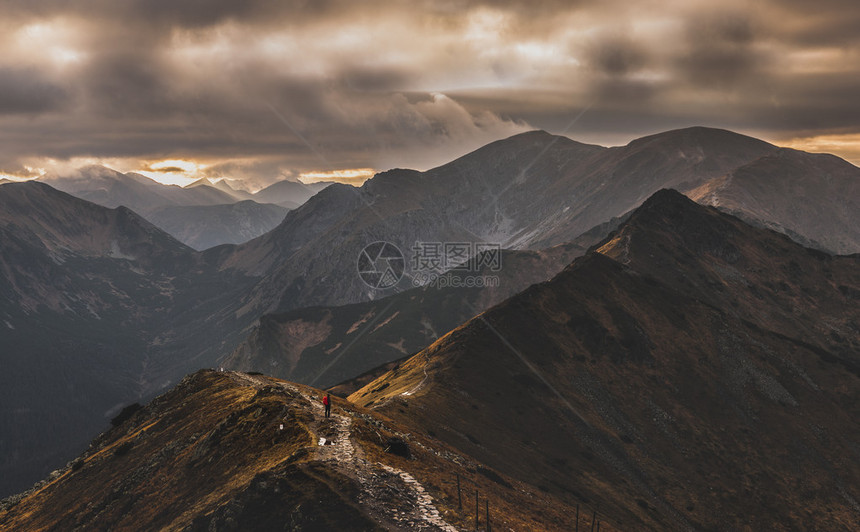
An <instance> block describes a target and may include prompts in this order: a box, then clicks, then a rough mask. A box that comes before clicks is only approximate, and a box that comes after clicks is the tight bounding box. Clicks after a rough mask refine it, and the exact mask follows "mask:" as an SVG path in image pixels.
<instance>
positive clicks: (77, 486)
mask: <svg viewBox="0 0 860 532" xmlns="http://www.w3.org/2000/svg"><path fill="white" fill-rule="evenodd" d="M320 397H321V392H320V391H319V390H315V389H312V388H306V387H304V386H299V385H294V384H290V383H287V382H284V381H279V380H276V379H272V378H269V377H263V376H258V375H248V374H243V373H234V372H229V373H216V372H213V371H201V372H198V373H196V374H194V375H191V376H189V377H188V378H186V379H185V380H183V381H182V382H181V383H180V384H179V385H178V386H177V387H176V388H174V389H173V390H171V391H170V392H168V393H166V394H165V395H163V396H161V397H159V398H157V399H155V400H154V401H153V402H151V403H150V404H149V405H147V406H146V407H144V408H140V409H138V410H136V411H135V410H126V411H125V412H124V414H123V416H121V417H122V418H125V419H124V420H121V419H117V420H115V421H116V423H117V426H116V427H115V428H113V429H111V430H110V431H108V432H106V433H105V434H103V435H101V436H100V437H99V438H97V439H96V440H94V441H93V442H92V444H91V445H90V447H89V449H87V450H86V451H85V452H84V453H83V454H82V455H81V456H80V457H78V458H77V459H75V460H74V461H72V462H71V463H70V464H69V465H68V466H67V467H66V468H65V469H63V470H58V471H56V472H54V473H53V474H52V475H51V476H50V477H49V478H48V479H46V480H45V481H44V482H42V483H40V484H39V485H37V486H36V487H35V488H34V489H33V490H31V491H30V492H28V493H26V494H23V495H21V496H18V497H15V498H12V499H7V500H6V501H4V502H3V503H2V504H0V527H2V528H4V529H17V530H24V529H26V530H36V529H38V530H71V529H88V530H95V529H108V528H110V529H126V528H133V529H138V530H139V529H146V530H188V531H195V530H201V531H203V530H224V529H232V530H283V529H287V530H296V531H329V530H394V531H399V530H403V531H407V530H438V531H446V532H453V531H456V530H465V529H470V530H471V527H472V526H474V525H475V524H476V521H475V505H476V503H477V506H478V510H479V511H478V516H477V517H478V522H477V524H478V526H480V527H481V529H482V530H485V529H487V527H486V523H487V515H488V514H489V518H490V523H491V526H492V528H493V529H494V530H526V529H532V530H533V529H540V530H562V529H570V528H571V527H581V528H582V529H583V530H585V529H587V528H586V527H588V526H593V525H592V524H591V522H590V520H591V518H592V515H593V514H592V513H589V512H587V511H586V508H585V507H583V508H582V510H583V511H582V512H581V516H580V519H579V522H578V523H576V522H575V521H574V520H575V519H576V513H577V512H576V508H570V507H567V506H564V505H563V504H561V503H560V501H558V500H557V499H555V498H553V497H552V496H549V495H547V494H545V493H542V492H541V491H540V490H538V489H536V488H535V487H533V486H529V485H527V484H523V483H521V482H517V481H515V480H513V479H507V478H505V477H503V476H502V475H500V474H499V473H497V472H495V471H493V470H492V469H490V468H486V467H484V466H482V465H481V464H479V463H477V462H475V461H474V460H472V459H471V458H470V457H468V456H465V455H462V454H459V453H458V452H456V451H455V450H453V449H452V448H450V447H449V446H447V445H445V444H443V443H441V442H439V441H437V440H435V439H433V438H432V437H430V436H427V435H426V434H423V433H409V432H405V430H406V429H405V428H404V427H403V426H402V425H400V424H398V423H396V422H393V421H391V420H389V419H386V418H384V417H380V416H378V415H375V414H373V413H371V412H367V411H366V410H364V409H360V408H357V407H355V406H354V405H350V404H348V403H345V402H344V401H342V400H338V399H335V400H334V408H333V409H332V416H331V417H330V418H325V417H324V415H323V408H322V404H321V403H320ZM458 475H459V479H460V483H461V490H460V497H461V498H460V499H458V491H457V489H458V488H457V486H458ZM475 493H477V494H478V500H477V501H475V498H474V494H475ZM600 528H601V530H604V531H605V530H615V529H614V528H612V527H611V526H609V524H608V523H607V522H606V521H605V518H604V520H603V522H602V523H601V527H600Z"/></svg>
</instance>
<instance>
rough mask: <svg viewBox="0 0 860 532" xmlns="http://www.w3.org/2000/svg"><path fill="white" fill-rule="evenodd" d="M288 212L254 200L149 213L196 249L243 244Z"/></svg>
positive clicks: (164, 227) (161, 208)
mask: <svg viewBox="0 0 860 532" xmlns="http://www.w3.org/2000/svg"><path fill="white" fill-rule="evenodd" d="M286 214H287V209H286V208H285V207H281V206H280V205H273V204H260V203H257V202H255V201H251V200H244V201H239V202H237V203H230V204H226V205H191V206H185V205H177V206H167V207H160V208H158V209H155V210H153V211H152V212H150V213H149V214H148V215H147V219H149V220H150V221H152V223H153V224H155V225H157V226H158V227H160V228H161V229H163V230H164V231H166V232H167V233H170V234H171V235H173V236H174V237H176V238H177V239H178V240H180V241H181V242H183V243H185V244H186V245H188V246H191V247H192V248H194V249H197V250H204V249H209V248H211V247H215V246H218V245H221V244H241V243H243V242H247V241H249V240H252V239H254V238H257V237H258V236H260V235H263V234H265V233H268V232H269V231H271V230H272V229H274V228H275V227H277V226H278V224H280V223H281V222H282V221H283V219H284V216H285V215H286Z"/></svg>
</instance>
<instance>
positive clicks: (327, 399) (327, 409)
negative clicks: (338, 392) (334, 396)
mask: <svg viewBox="0 0 860 532" xmlns="http://www.w3.org/2000/svg"><path fill="white" fill-rule="evenodd" d="M323 405H325V417H329V416H330V415H331V396H330V395H329V394H325V397H323Z"/></svg>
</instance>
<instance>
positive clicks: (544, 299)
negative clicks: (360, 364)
mask: <svg viewBox="0 0 860 532" xmlns="http://www.w3.org/2000/svg"><path fill="white" fill-rule="evenodd" d="M858 266H860V257H858V256H856V255H855V256H850V257H847V256H845V257H834V256H830V255H827V254H824V253H821V252H818V251H814V250H810V249H807V248H803V247H801V246H800V245H798V244H796V243H794V242H792V241H791V240H789V239H788V238H787V237H785V236H783V235H780V234H778V233H774V232H771V231H767V230H762V229H756V228H753V227H750V226H748V225H746V224H745V223H743V222H741V221H740V220H738V219H736V218H733V217H730V216H728V215H725V214H721V213H720V212H718V211H717V210H715V209H711V208H706V207H702V206H698V205H696V204H695V203H693V202H692V201H690V200H688V199H686V198H685V197H683V196H681V195H680V194H678V193H676V192H671V191H662V192H659V193H658V194H655V196H654V197H652V198H651V199H649V200H648V201H647V202H646V203H645V204H644V205H643V206H642V207H641V208H640V209H638V210H637V211H636V212H635V213H634V214H633V216H632V217H631V218H630V219H629V220H628V221H627V222H626V223H625V224H624V225H622V227H621V228H620V229H619V230H618V231H617V232H616V233H614V234H613V235H612V236H611V237H610V238H609V239H607V240H606V241H605V242H604V243H603V244H602V245H601V246H599V247H598V248H597V249H595V250H594V251H592V252H590V253H589V254H587V255H586V256H584V257H582V258H580V259H577V260H576V261H575V262H574V263H573V264H572V265H571V266H569V267H568V268H567V269H566V270H565V271H564V272H562V273H560V274H559V275H558V276H556V277H555V278H554V279H553V280H551V281H549V282H547V283H543V284H539V285H535V286H532V287H531V288H529V289H527V290H526V291H524V292H523V293H521V294H519V295H517V296H514V297H512V298H510V299H509V300H507V301H505V302H503V303H501V304H499V305H497V306H495V307H493V308H491V309H490V310H488V311H486V312H485V313H483V314H481V315H479V316H477V317H476V318H474V319H472V320H471V321H469V322H468V323H466V324H465V325H463V326H462V327H460V328H458V329H455V330H454V331H452V332H451V333H449V334H448V335H446V336H445V337H443V338H442V339H440V340H439V341H437V342H436V343H434V344H433V345H432V346H430V347H429V348H427V349H425V350H424V351H422V352H421V353H419V354H417V355H415V356H414V357H412V358H410V359H409V360H408V361H405V362H403V363H400V364H399V365H397V366H396V367H395V368H394V369H392V370H391V371H389V372H387V373H386V374H384V375H383V376H381V377H379V378H378V379H376V380H375V381H373V382H371V383H370V384H368V385H366V386H365V387H364V388H362V389H360V390H358V391H357V392H355V393H354V394H352V395H351V396H350V400H351V401H353V402H355V403H357V404H359V405H361V406H364V407H369V408H371V409H373V410H374V411H376V412H379V413H382V414H384V415H386V416H389V417H391V418H392V419H395V420H397V421H400V422H402V423H403V424H405V425H407V426H409V427H412V429H413V430H424V431H426V432H427V433H429V434H434V435H435V436H436V437H438V438H439V439H440V440H442V441H445V442H446V443H448V444H450V445H452V446H454V447H456V448H457V449H458V451H460V452H463V453H466V454H469V455H470V456H474V457H475V458H476V459H477V460H479V461H481V462H484V463H486V464H488V465H489V466H491V467H493V468H494V469H496V470H497V471H499V472H500V473H503V474H507V475H510V476H511V477H514V478H517V479H519V480H521V481H524V482H529V483H532V484H535V485H539V486H541V489H543V490H545V491H546V492H547V493H548V494H551V495H553V496H555V497H558V498H559V499H561V500H563V501H565V502H566V503H567V504H568V505H570V504H573V503H574V502H576V501H579V502H583V501H588V502H589V503H591V504H594V505H599V507H600V509H601V513H603V514H605V515H607V516H609V518H610V520H611V521H612V522H613V524H615V525H616V526H618V527H619V528H621V529H624V530H631V529H660V530H742V529H747V528H748V529H753V530H820V529H834V530H835V529H851V528H853V526H854V524H856V523H857V522H858V520H860V510H858V502H857V501H858V500H860V492H858V491H857V487H858V486H860V467H858V464H860V461H858V460H857V448H856V442H857V441H858V438H860V423H858V419H860V410H859V409H858V405H860V397H858V394H860V359H858V353H860V305H858V297H860V292H858V287H860V268H858Z"/></svg>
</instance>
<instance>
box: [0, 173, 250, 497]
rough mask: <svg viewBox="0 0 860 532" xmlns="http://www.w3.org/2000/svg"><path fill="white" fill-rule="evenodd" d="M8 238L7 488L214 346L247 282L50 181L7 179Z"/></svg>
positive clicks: (1, 196)
mask: <svg viewBox="0 0 860 532" xmlns="http://www.w3.org/2000/svg"><path fill="white" fill-rule="evenodd" d="M0 236H2V238H0V272H2V274H0V294H2V298H0V345H2V353H0V355H2V362H3V366H4V367H5V368H6V370H5V371H3V372H2V376H0V394H2V398H3V400H2V402H0V426H2V427H3V430H2V437H0V470H2V474H0V479H2V481H0V489H2V492H4V493H8V491H9V490H11V489H20V487H22V486H24V485H27V484H29V483H32V482H33V481H35V480H36V479H37V478H39V477H40V476H42V475H43V474H44V472H45V471H47V470H49V468H50V467H51V464H55V463H57V462H59V461H60V460H65V459H68V457H69V456H70V454H71V453H73V452H76V451H78V450H80V448H81V447H82V446H83V445H85V444H86V442H87V441H88V440H89V439H90V438H91V437H92V435H93V434H95V433H96V432H97V431H98V430H100V429H101V428H102V427H103V424H104V423H105V417H106V416H107V417H110V416H111V415H113V414H112V413H113V410H114V409H116V408H119V407H121V406H122V405H124V404H127V403H129V402H133V401H134V400H136V399H137V398H139V397H141V396H147V397H151V396H152V394H153V393H154V391H157V390H160V389H162V388H163V387H164V386H169V385H171V384H173V383H175V382H177V381H178V380H179V378H181V376H182V375H183V374H185V373H187V372H189V371H193V370H194V369H196V368H198V367H200V365H201V364H206V363H209V361H211V360H213V359H214V358H216V357H217V356H218V353H219V352H220V348H221V346H220V345H219V344H218V343H215V342H213V339H214V338H223V337H224V336H223V335H220V334H221V332H222V331H220V329H219V327H218V325H219V322H223V321H224V320H225V319H226V320H228V321H230V322H231V323H232V322H233V318H232V316H230V308H231V306H232V304H233V301H235V300H237V299H239V298H241V294H242V293H243V292H244V291H245V290H247V289H248V288H249V282H248V281H246V280H243V278H242V277H241V276H236V275H232V274H230V273H229V272H219V271H218V270H217V268H216V267H215V266H214V265H211V264H207V263H206V261H205V257H203V256H202V255H200V254H198V253H196V252H194V250H192V249H191V248H188V247H187V246H185V245H184V244H182V243H180V242H178V241H177V240H175V239H174V238H172V237H171V236H169V235H167V234H166V233H164V232H163V231H161V230H159V229H158V228H156V227H155V226H153V225H152V224H150V223H149V222H147V221H146V220H144V219H143V218H141V217H140V216H138V215H137V214H135V213H134V212H132V211H131V210H129V209H127V208H125V207H117V208H115V209H108V208H105V207H101V206H99V205H95V204H93V203H90V202H87V201H84V200H81V199H78V198H75V197H73V196H70V195H68V194H66V193H64V192H60V191H58V190H56V189H54V188H52V187H50V186H48V185H46V184H43V183H38V182H27V183H12V184H6V185H2V187H0ZM213 332H217V333H218V335H220V336H218V335H214V334H213ZM227 334H228V335H229V334H231V333H229V332H228V333H227ZM233 334H235V331H234V332H233ZM238 339H239V338H238V337H237V339H236V340H235V341H238ZM213 350H214V351H213ZM207 351H208V352H209V353H210V354H209V355H208V356H207V355H206V354H205V353H206V352H207ZM200 357H203V358H202V359H201V358H200ZM13 487H15V488H13Z"/></svg>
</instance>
